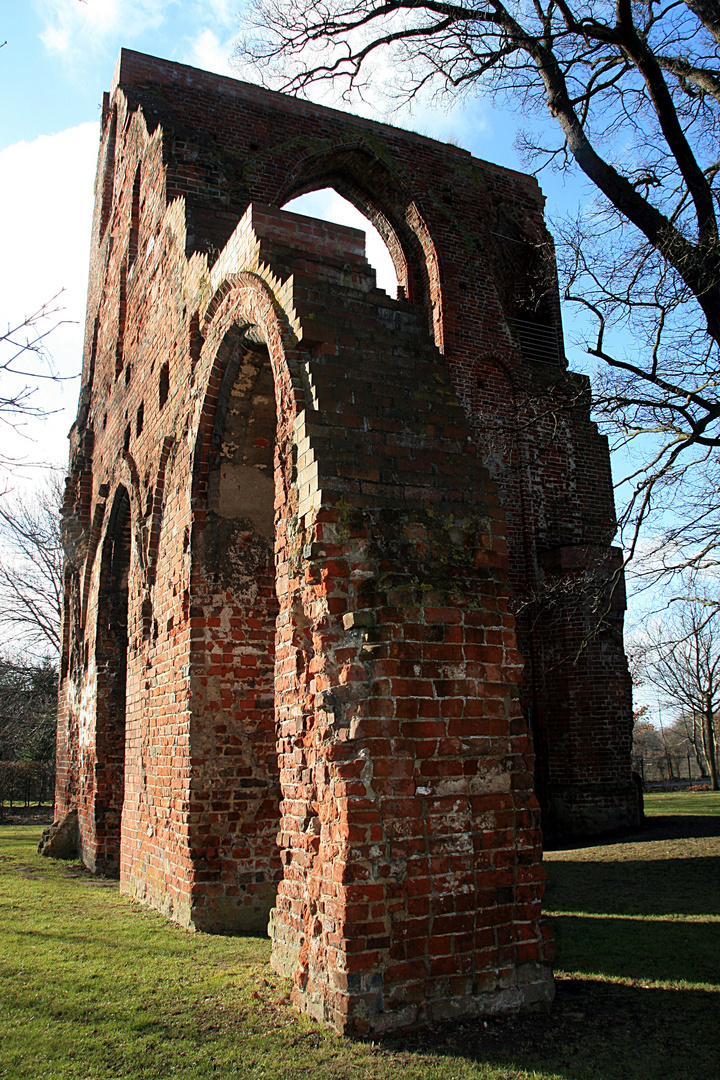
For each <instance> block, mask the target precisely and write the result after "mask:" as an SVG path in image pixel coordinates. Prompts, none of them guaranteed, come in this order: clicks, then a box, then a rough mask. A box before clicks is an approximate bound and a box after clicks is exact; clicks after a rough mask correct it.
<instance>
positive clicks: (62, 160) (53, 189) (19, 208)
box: [0, 123, 98, 490]
mask: <svg viewBox="0 0 720 1080" xmlns="http://www.w3.org/2000/svg"><path fill="white" fill-rule="evenodd" d="M97 147H98V125H97V124H96V123H86V124H81V125H79V126H78V127H74V128H69V129H68V130H66V131H62V132H60V133H59V134H57V135H43V136H41V137H40V138H39V139H35V140H34V141H33V142H20V143H15V144H14V145H13V146H9V147H7V148H6V149H5V150H3V151H1V152H0V207H2V208H3V212H2V236H3V259H2V260H0V324H1V325H2V327H3V330H6V329H7V327H8V326H16V325H17V324H18V323H20V322H21V321H22V320H23V319H24V318H25V317H27V316H29V315H32V314H33V313H34V312H35V311H37V310H38V309H39V308H40V307H41V306H42V305H43V304H44V303H46V302H47V301H49V300H50V299H51V298H52V297H53V296H55V295H56V294H57V293H60V292H61V291H62V290H64V291H62V295H61V297H60V300H59V304H60V306H61V307H62V308H63V311H62V312H61V314H60V318H62V319H65V320H68V321H67V323H66V324H65V325H63V326H61V327H59V328H58V329H57V330H55V331H53V333H52V334H51V335H50V337H49V338H48V340H47V345H48V350H49V352H50V354H51V356H52V360H53V366H54V368H55V370H56V371H57V372H58V373H59V374H60V375H63V376H69V375H75V374H77V373H78V372H79V371H80V368H81V364H82V342H83V330H84V321H85V302H86V293H87V278H88V264H89V247H90V229H91V224H92V210H93V188H94V176H95V164H96V159H97ZM6 378H7V377H6V376H4V377H3V382H4V386H7V385H8V384H7V382H6V381H5V380H6ZM26 381H27V380H26ZM78 390H79V382H78V380H73V381H71V382H66V383H60V384H58V383H52V382H47V381H40V383H39V384H38V389H37V391H36V393H35V395H34V397H33V401H35V402H37V403H38V404H40V405H42V406H43V407H44V408H47V409H50V410H62V411H60V412H56V413H55V414H54V415H52V416H50V417H48V418H47V419H46V420H44V421H36V422H28V423H27V424H26V425H25V426H24V427H23V428H22V429H21V431H20V432H19V433H13V432H12V431H9V430H8V429H7V428H6V427H3V428H2V431H0V440H1V441H2V446H3V453H4V454H6V455H12V456H15V457H22V458H25V459H26V460H31V461H38V460H45V461H51V462H53V463H55V462H62V461H63V460H64V459H65V457H66V455H67V443H66V441H65V436H66V435H67V431H68V429H69V427H70V425H71V423H72V420H73V419H74V414H75V407H76V403H77V394H78ZM1 489H2V481H1V480H0V490H1Z"/></svg>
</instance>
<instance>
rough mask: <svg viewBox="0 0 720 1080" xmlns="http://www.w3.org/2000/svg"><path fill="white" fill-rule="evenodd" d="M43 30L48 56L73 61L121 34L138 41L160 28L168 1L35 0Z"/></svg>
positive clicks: (42, 37) (41, 36) (41, 35)
mask: <svg viewBox="0 0 720 1080" xmlns="http://www.w3.org/2000/svg"><path fill="white" fill-rule="evenodd" d="M36 6H37V7H38V8H39V10H40V16H41V18H42V19H43V20H44V24H45V25H44V28H43V30H42V32H41V34H40V38H41V40H42V42H43V44H44V45H45V48H46V49H47V50H48V51H49V52H54V53H59V54H61V55H62V56H64V57H66V58H68V59H70V58H72V57H75V56H77V55H79V54H80V53H83V52H85V51H86V50H87V49H88V48H91V49H97V48H98V47H103V46H104V45H105V43H106V42H107V41H108V39H110V38H112V37H114V36H116V35H117V34H119V33H122V34H123V35H124V36H125V37H127V38H136V37H137V36H138V35H139V34H142V33H146V32H147V31H148V30H152V29H154V28H157V27H158V26H160V25H161V23H162V22H163V19H164V14H165V10H166V9H167V8H169V7H170V6H171V5H170V4H169V3H168V0H88V2H86V3H79V2H78V0H36Z"/></svg>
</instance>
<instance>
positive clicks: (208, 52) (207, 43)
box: [187, 27, 237, 78]
mask: <svg viewBox="0 0 720 1080" xmlns="http://www.w3.org/2000/svg"><path fill="white" fill-rule="evenodd" d="M233 47H234V38H231V39H230V40H228V41H221V40H220V38H219V37H218V35H217V34H216V33H215V32H214V31H213V30H210V29H209V28H207V27H206V28H205V29H204V30H202V31H201V33H200V34H199V35H198V36H197V38H196V39H195V41H194V42H193V44H192V47H191V50H190V55H189V57H188V61H187V62H188V63H189V64H191V65H192V66H193V67H199V68H202V69H203V70H204V71H214V72H216V73H217V74H218V75H228V76H230V77H235V78H237V76H236V75H234V72H233V71H232V70H231V68H230V57H231V56H232V53H233Z"/></svg>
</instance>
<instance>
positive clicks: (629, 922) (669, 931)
mask: <svg viewBox="0 0 720 1080" xmlns="http://www.w3.org/2000/svg"><path fill="white" fill-rule="evenodd" d="M552 924H553V929H554V931H555V940H556V941H557V945H558V953H559V954H560V955H561V956H562V967H563V970H564V971H572V972H573V973H577V974H578V976H581V977H582V976H585V975H597V976H600V977H601V978H605V979H609V980H615V979H627V980H632V981H638V982H642V981H648V982H670V983H682V982H685V983H690V984H693V985H694V986H697V984H698V983H709V984H711V985H713V986H717V985H718V984H720V959H719V958H720V922H669V921H668V922H652V921H650V920H646V919H612V918H609V919H587V918H583V917H582V916H574V915H561V916H555V917H554V918H553V920H552ZM715 1002H716V1005H715V1008H716V1009H717V1013H718V1016H720V993H716V995H715Z"/></svg>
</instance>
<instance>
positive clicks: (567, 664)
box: [57, 52, 634, 1032]
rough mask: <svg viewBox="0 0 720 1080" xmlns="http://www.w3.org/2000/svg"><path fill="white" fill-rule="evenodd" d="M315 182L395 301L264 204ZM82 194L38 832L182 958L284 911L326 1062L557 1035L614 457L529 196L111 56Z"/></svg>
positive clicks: (620, 663) (613, 750)
mask: <svg viewBox="0 0 720 1080" xmlns="http://www.w3.org/2000/svg"><path fill="white" fill-rule="evenodd" d="M326 184H331V185H332V186H334V187H336V188H337V189H338V190H339V191H341V193H342V194H344V195H345V196H346V197H348V198H349V199H350V200H351V201H352V202H354V203H355V204H356V205H358V206H360V207H361V209H363V210H364V211H365V212H366V213H367V214H368V216H369V217H370V218H371V219H372V220H373V221H374V222H375V224H376V225H377V226H378V228H379V229H380V231H381V232H382V233H383V235H384V236H385V238H386V240H387V242H388V246H389V248H390V250H391V253H392V254H393V257H394V259H395V263H396V268H397V271H398V278H399V281H400V283H401V295H402V298H401V299H398V300H395V299H390V298H389V297H387V296H386V295H385V294H384V293H383V292H381V291H379V290H377V289H376V288H375V282H374V273H373V271H372V270H371V268H370V267H369V266H368V264H367V262H366V261H365V257H364V242H363V237H362V234H361V233H359V232H358V231H357V230H353V229H347V228H342V227H340V226H335V225H328V224H326V223H323V222H318V221H312V220H310V219H307V218H303V217H299V216H297V215H292V214H287V213H284V212H281V211H280V210H279V209H278V208H279V207H280V206H282V205H283V204H284V203H285V202H286V201H288V200H289V199H290V198H292V197H293V196H295V195H297V194H299V193H300V192H302V191H304V190H310V189H312V188H316V187H322V186H325V185H326ZM96 190H97V204H96V214H95V223H94V236H93V261H92V265H91V272H90V287H89V297H88V321H87V333H86V348H85V358H84V367H83V388H82V392H81V398H80V407H79V413H78V419H77V422H76V424H75V426H74V428H73V431H72V433H71V455H70V475H69V479H68V485H67V495H66V503H65V511H64V514H65V516H64V529H65V539H66V546H67V554H68V558H67V565H66V594H65V615H64V637H63V641H64V645H63V655H62V687H61V709H60V720H59V728H58V732H59V761H58V786H57V816H62V815H63V813H64V812H66V810H68V809H69V808H71V807H75V806H77V808H78V811H79V822H80V837H81V841H80V842H81V848H82V852H83V857H84V859H85V861H86V862H87V864H88V865H89V866H91V867H93V868H95V869H97V870H100V871H104V872H109V873H113V872H114V873H118V872H119V875H120V882H121V888H122V889H123V890H124V891H126V892H128V893H130V894H132V895H134V896H136V897H138V898H141V899H144V900H145V901H147V902H148V903H150V904H152V905H153V906H155V907H157V908H158V909H159V910H161V911H164V912H166V913H167V914H168V915H170V916H171V917H172V918H174V919H176V920H178V921H179V922H181V923H183V924H184V925H188V926H196V927H199V928H205V929H240V930H243V929H244V930H248V931H259V930H262V929H263V928H264V926H265V925H266V923H267V919H268V917H270V926H271V934H272V937H273V962H274V964H275V965H276V967H277V968H278V970H280V971H283V972H286V973H287V974H288V975H289V976H291V977H292V979H293V985H294V996H295V1000H296V1002H297V1003H298V1005H300V1006H301V1007H303V1008H305V1009H307V1010H308V1011H309V1012H311V1013H312V1014H313V1015H316V1016H318V1017H321V1018H323V1019H326V1020H328V1021H330V1022H331V1023H333V1024H334V1025H335V1026H336V1027H338V1028H340V1029H347V1030H355V1031H369V1030H372V1031H378V1032H379V1031H383V1030H389V1029H393V1028H398V1027H403V1026H409V1025H413V1024H418V1023H424V1022H427V1021H430V1020H438V1019H442V1018H445V1017H451V1016H461V1015H465V1016H468V1015H470V1016H472V1015H476V1014H481V1013H494V1012H498V1013H506V1012H513V1011H515V1010H517V1009H519V1008H537V1007H546V1006H547V1004H548V1002H549V1000H550V998H551V988H552V978H551V975H550V969H549V966H548V965H549V963H550V961H551V959H552V935H551V933H550V931H549V930H548V929H547V927H546V925H545V924H544V923H542V921H541V920H540V902H541V897H542V888H543V871H542V867H541V862H540V859H541V849H540V832H539V808H538V803H537V800H536V797H535V794H534V789H537V791H538V793H539V795H540V798H541V801H542V804H543V811H544V813H545V817H546V825H547V826H548V827H553V826H554V827H556V828H557V827H560V828H564V829H565V830H566V831H577V832H585V831H592V830H594V829H601V828H604V827H607V826H609V825H614V824H621V823H623V822H624V821H627V820H630V819H631V817H632V814H633V813H634V803H633V801H632V797H634V796H633V793H634V788H633V787H632V784H631V779H630V752H629V733H630V713H629V685H628V680H627V668H626V665H625V660H624V655H623V652H622V641H621V637H620V636H618V635H619V632H620V630H621V625H622V606H623V605H622V598H621V591H620V588H619V587H616V588H614V589H613V588H611V587H610V586H608V587H607V588H606V593H607V604H606V605H605V606H606V607H607V614H606V624H605V627H604V628H601V629H600V630H599V631H597V627H596V620H595V621H593V620H594V615H593V613H592V612H591V611H590V606H591V605H590V604H589V602H588V600H587V598H586V596H585V593H584V591H583V589H584V586H585V585H586V583H587V579H588V577H590V576H592V575H595V576H596V577H600V578H601V579H602V580H605V579H608V580H611V575H612V570H613V564H612V558H613V556H612V549H611V548H609V546H608V545H609V543H610V540H611V537H612V533H613V529H614V517H613V506H612V493H611V487H610V476H609V465H608V456H607V447H606V445H605V443H604V442H603V440H602V439H601V438H600V437H599V436H598V434H597V432H596V429H595V428H594V426H593V425H592V424H591V423H590V421H589V416H588V401H587V392H586V387H585V384H584V383H583V382H582V380H575V382H572V381H571V382H570V383H569V384H568V381H567V379H565V377H564V360H563V358H562V351H561V334H560V322H559V306H558V300H557V291H556V287H555V278H554V271H553V270H552V264H551V263H550V264H546V263H547V260H546V262H545V263H544V262H543V257H541V255H542V252H543V251H546V249H547V237H546V234H545V231H544V226H543V221H542V198H541V196H540V193H539V191H538V189H537V186H536V185H535V183H534V181H533V180H531V179H529V178H527V177H524V176H521V175H519V174H516V173H511V172H509V171H508V170H504V169H501V168H498V167H496V166H493V165H489V164H487V163H484V162H478V161H475V160H474V159H472V158H471V157H470V155H468V154H467V153H466V152H464V151H461V150H458V149H456V148H453V147H447V146H443V145H441V144H438V143H435V142H433V141H431V140H429V139H425V138H423V137H421V136H417V135H413V134H410V133H407V132H403V131H399V130H397V129H393V128H390V127H387V126H385V125H380V124H373V123H370V122H368V121H363V120H360V119H358V118H356V117H352V116H347V115H343V114H341V113H337V112H334V111H332V110H327V109H321V108H318V107H316V106H312V105H309V104H307V103H302V102H297V101H293V100H289V99H287V98H284V97H282V96H281V95H277V94H273V93H270V92H267V91H264V90H260V89H258V88H257V87H251V86H247V85H244V84H242V83H237V82H235V81H234V80H231V79H224V78H221V77H218V76H215V75H210V74H208V73H205V72H198V71H194V70H192V69H190V68H185V67H183V66H181V65H175V64H171V63H169V62H166V61H159V60H155V59H153V58H151V57H145V56H141V55H139V54H136V53H128V52H123V53H122V54H121V61H120V64H119V67H118V71H117V73H116V77H115V81H114V84H113V89H112V92H111V94H110V95H109V96H108V97H107V99H106V102H105V106H104V114H103V135H102V142H101V149H100V161H99V169H98V180H97V189H96ZM543 244H545V247H543ZM548 265H549V266H550V269H549V270H548ZM529 324H532V326H529ZM528 328H529V329H530V330H531V331H532V333H533V335H534V337H533V338H532V340H531V338H529V337H528ZM573 387H574V388H575V389H576V390H577V391H578V393H573ZM563 395H565V396H564V397H563ZM549 405H550V406H552V407H551V408H549V407H548V406H549ZM569 585H570V587H568V586H569ZM595 593H596V594H597V590H595ZM548 595H550V596H551V597H558V598H559V599H554V600H553V602H552V603H548V602H547V596H548ZM590 630H593V631H594V633H593V634H589V631H590ZM578 654H579V659H578ZM528 721H529V722H530V725H531V726H532V728H533V730H534V734H535V744H536V745H535V751H536V753H537V768H536V762H535V755H534V751H533V746H532V745H531V738H530V732H529V728H528Z"/></svg>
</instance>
